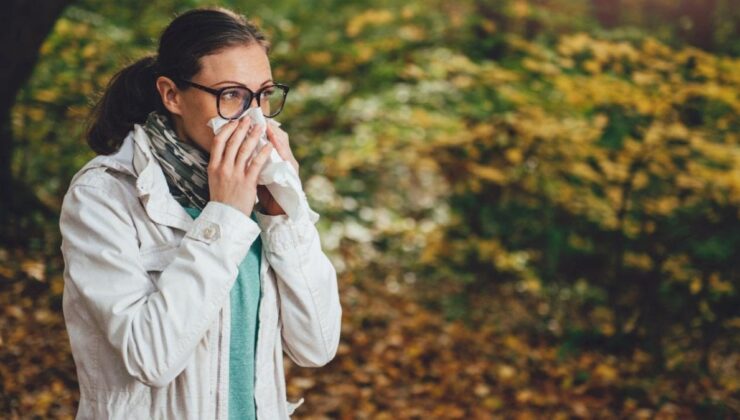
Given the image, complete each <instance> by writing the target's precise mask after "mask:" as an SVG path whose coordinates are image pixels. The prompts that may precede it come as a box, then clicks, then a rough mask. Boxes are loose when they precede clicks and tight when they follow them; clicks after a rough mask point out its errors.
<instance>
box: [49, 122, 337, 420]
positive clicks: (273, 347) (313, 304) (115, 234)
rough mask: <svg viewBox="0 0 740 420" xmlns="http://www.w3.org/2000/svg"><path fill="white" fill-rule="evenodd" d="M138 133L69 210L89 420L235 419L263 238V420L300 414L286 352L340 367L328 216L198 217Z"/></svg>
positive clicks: (72, 300) (70, 304) (82, 180)
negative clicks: (323, 237) (241, 329)
mask: <svg viewBox="0 0 740 420" xmlns="http://www.w3.org/2000/svg"><path fill="white" fill-rule="evenodd" d="M140 129H141V127H139V126H135V128H134V130H132V131H131V132H130V133H129V135H128V136H127V137H126V138H125V140H124V141H123V144H122V146H121V148H120V149H119V151H117V152H116V153H114V154H112V155H108V156H105V155H99V156H96V157H95V158H93V159H91V160H90V161H89V162H88V163H87V164H86V165H85V166H84V167H83V168H81V169H80V170H79V171H78V172H77V173H76V174H75V175H74V177H73V178H72V181H71V183H70V187H69V189H68V191H67V193H66V194H65V196H64V201H63V204H62V210H61V216H60V222H59V223H60V230H61V234H62V245H61V251H62V254H63V257H64V263H65V268H64V295H63V310H64V318H65V322H66V326H67V332H68V334H69V338H70V343H71V346H72V354H73V357H74V360H75V365H76V368H77V377H78V380H79V386H80V404H79V407H78V412H77V419H178V420H179V419H226V418H228V402H229V399H228V378H229V337H230V325H231V323H230V299H229V293H230V290H231V286H232V285H233V284H234V281H235V280H236V277H237V274H238V265H239V263H240V262H241V261H242V260H243V259H244V257H245V256H246V255H247V252H248V251H249V248H250V246H251V245H252V243H253V242H254V240H255V239H256V238H257V235H260V236H261V238H262V241H263V246H262V256H261V270H260V283H261V287H262V296H261V298H260V307H259V308H260V309H259V315H258V316H259V318H258V319H259V329H258V331H259V332H258V337H257V349H256V366H255V376H256V382H255V402H256V406H257V418H258V419H260V420H280V419H289V418H290V417H289V416H290V414H292V413H293V410H295V408H296V407H297V406H299V405H300V404H301V403H302V402H303V398H301V399H300V400H299V401H297V402H295V403H293V402H288V401H287V400H286V391H285V375H284V371H283V349H284V350H285V353H287V355H288V356H289V357H290V359H292V360H293V361H294V362H295V363H296V364H298V365H299V366H304V367H319V366H323V365H325V364H326V363H328V362H329V361H330V360H332V359H333V358H334V356H335V354H336V351H337V347H338V344H339V336H340V329H341V316H342V308H341V306H340V303H339V293H338V286H337V276H336V271H335V269H334V267H333V266H332V264H331V262H330V260H329V259H328V258H327V256H326V255H325V254H324V252H323V251H322V249H321V242H320V238H319V233H318V231H317V230H316V226H315V223H316V222H317V221H318V218H319V216H318V214H317V213H315V212H313V211H312V210H311V211H310V218H309V219H304V221H294V220H292V219H289V218H288V217H287V216H286V215H278V216H269V215H264V214H262V213H259V212H256V215H257V220H258V223H255V222H254V220H252V219H251V218H250V217H248V216H247V215H246V214H244V213H242V212H241V211H239V210H237V209H236V208H234V207H231V206H229V205H227V204H224V203H219V202H214V201H211V202H209V203H208V204H207V205H206V206H205V207H204V208H203V210H202V212H201V214H200V215H199V216H198V217H197V218H196V219H193V218H192V217H191V216H190V215H189V214H188V213H187V212H186V211H185V209H184V208H183V207H182V206H181V205H180V204H179V203H178V202H177V201H176V200H175V199H174V198H173V197H172V195H171V194H170V193H169V189H168V187H167V182H166V180H165V177H164V174H163V172H162V169H161V167H160V166H159V163H158V162H157V161H156V159H154V158H153V156H152V154H151V151H150V149H149V147H148V145H147V144H146V141H145V140H143V141H142V139H140V138H139V137H138V135H134V133H135V130H140Z"/></svg>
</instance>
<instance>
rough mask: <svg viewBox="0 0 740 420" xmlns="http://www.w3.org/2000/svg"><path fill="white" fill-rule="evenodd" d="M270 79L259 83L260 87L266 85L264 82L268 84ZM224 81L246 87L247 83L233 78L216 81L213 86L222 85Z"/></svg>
mask: <svg viewBox="0 0 740 420" xmlns="http://www.w3.org/2000/svg"><path fill="white" fill-rule="evenodd" d="M272 81H273V80H272V79H267V80H265V81H264V82H262V84H261V85H260V87H262V86H264V85H266V84H268V83H270V82H272ZM224 83H231V84H233V85H239V86H244V87H247V85H245V84H244V83H239V82H235V81H233V80H224V81H221V82H218V83H216V84H214V85H213V86H218V85H222V84H224Z"/></svg>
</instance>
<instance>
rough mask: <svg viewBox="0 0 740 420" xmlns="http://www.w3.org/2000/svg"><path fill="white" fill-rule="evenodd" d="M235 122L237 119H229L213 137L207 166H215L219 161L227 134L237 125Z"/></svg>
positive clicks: (229, 134) (227, 137)
mask: <svg viewBox="0 0 740 420" xmlns="http://www.w3.org/2000/svg"><path fill="white" fill-rule="evenodd" d="M237 123H238V121H235V120H231V121H229V122H228V123H226V125H224V126H223V128H221V130H220V131H219V132H218V134H216V136H215V137H214V138H213V142H212V143H211V159H210V161H209V162H208V166H211V167H214V168H215V167H218V165H219V164H220V163H221V158H222V157H223V153H224V147H225V146H226V141H227V140H228V139H229V136H231V133H233V132H234V130H236V127H237V126H238V124H237Z"/></svg>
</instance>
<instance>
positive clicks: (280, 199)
mask: <svg viewBox="0 0 740 420" xmlns="http://www.w3.org/2000/svg"><path fill="white" fill-rule="evenodd" d="M247 115H249V117H250V118H251V119H252V121H251V122H250V124H251V125H252V126H256V129H257V130H260V131H261V133H260V137H259V140H258V142H257V146H256V147H255V148H254V151H253V152H252V156H254V154H256V153H257V152H259V150H261V149H262V147H264V146H265V145H266V144H268V143H270V140H268V139H267V124H268V121H269V123H271V124H273V125H274V126H277V127H279V126H280V123H279V122H277V121H275V120H273V119H272V118H269V119H266V118H265V116H264V115H262V109H261V108H259V107H252V108H249V109H247V110H246V111H244V113H242V115H240V116H239V119H241V118H243V117H244V116H247ZM228 122H229V120H226V119H224V118H221V117H215V118H212V119H211V120H210V121H208V126H209V127H211V128H212V129H213V132H214V134H218V132H219V131H220V130H221V128H222V127H223V126H224V125H225V124H226V123H228ZM250 157H251V156H250ZM257 184H259V185H264V186H266V187H267V189H268V190H269V191H270V194H272V197H273V198H274V199H275V201H277V203H278V204H279V205H280V207H282V209H283V210H285V213H286V214H287V215H288V217H289V218H290V219H293V220H299V219H302V218H304V217H308V216H309V214H310V215H311V216H313V217H311V219H314V220H316V219H317V216H318V214H317V213H316V212H314V211H313V210H311V209H310V208H309V206H308V200H307V199H306V194H305V193H304V192H303V186H302V184H301V178H300V177H299V176H298V173H297V172H296V170H295V168H294V167H293V165H291V164H290V163H288V162H286V161H285V160H284V159H283V158H282V157H280V154H279V153H278V152H277V149H274V148H273V149H272V151H271V152H270V156H269V158H268V159H267V162H265V164H264V166H263V167H262V171H261V172H260V174H259V176H258V177H257ZM256 202H259V199H257V201H256Z"/></svg>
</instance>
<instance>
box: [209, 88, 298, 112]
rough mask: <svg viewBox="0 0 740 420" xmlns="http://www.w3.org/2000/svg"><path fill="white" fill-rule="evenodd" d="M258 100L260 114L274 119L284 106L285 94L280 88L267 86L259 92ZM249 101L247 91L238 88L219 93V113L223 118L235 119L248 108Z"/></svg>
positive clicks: (249, 96) (249, 97)
mask: <svg viewBox="0 0 740 420" xmlns="http://www.w3.org/2000/svg"><path fill="white" fill-rule="evenodd" d="M261 95H262V97H261V98H260V100H259V104H260V107H261V108H262V113H263V114H264V115H265V116H266V117H274V116H275V115H277V114H278V113H279V112H280V111H281V110H282V108H283V105H284V104H285V92H284V90H283V89H282V88H281V87H280V86H269V87H267V88H265V89H263V90H262V91H261ZM250 99H251V95H250V93H249V91H248V90H246V89H244V88H240V87H233V88H228V89H226V90H224V91H223V92H221V95H220V96H219V98H218V101H219V103H218V105H219V111H220V113H221V116H222V117H223V118H227V119H229V118H236V117H238V116H239V115H241V113H242V112H244V110H245V109H247V108H249V106H250V105H251V104H249V103H247V101H249V100H250Z"/></svg>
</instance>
